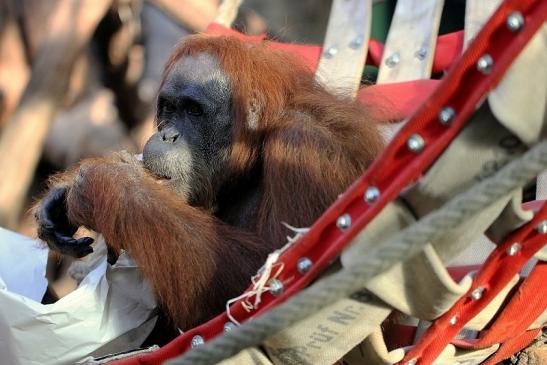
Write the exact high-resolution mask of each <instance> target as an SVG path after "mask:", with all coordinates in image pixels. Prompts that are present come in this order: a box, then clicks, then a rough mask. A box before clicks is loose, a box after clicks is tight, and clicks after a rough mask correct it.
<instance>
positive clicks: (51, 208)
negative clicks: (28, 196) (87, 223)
mask: <svg viewBox="0 0 547 365" xmlns="http://www.w3.org/2000/svg"><path fill="white" fill-rule="evenodd" d="M66 195H67V189H66V188H64V187H62V188H55V189H53V190H51V191H50V192H49V193H48V195H47V196H46V197H45V198H44V199H43V200H42V203H41V205H40V206H39V207H38V209H37V211H36V213H35V214H34V216H35V217H36V221H37V222H38V237H39V238H40V239H41V240H42V241H44V242H46V243H47V245H48V246H49V248H50V249H52V250H55V251H58V252H60V253H62V254H65V255H69V256H73V257H77V258H81V257H84V256H87V255H89V254H90V253H92V252H93V247H91V246H90V245H91V244H92V243H93V238H91V237H83V238H80V239H75V238H74V237H73V236H74V233H76V231H77V230H78V227H76V226H74V225H72V224H71V223H70V222H69V220H68V216H67V210H66V204H65V202H66Z"/></svg>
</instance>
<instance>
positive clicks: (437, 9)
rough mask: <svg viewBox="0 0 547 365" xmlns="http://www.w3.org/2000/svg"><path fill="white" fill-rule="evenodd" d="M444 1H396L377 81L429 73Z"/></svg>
mask: <svg viewBox="0 0 547 365" xmlns="http://www.w3.org/2000/svg"><path fill="white" fill-rule="evenodd" d="M443 4H444V1H443V0H399V1H397V6H396V7H395V13H394V15H393V20H392V21H391V27H390V29H389V33H388V37H387V41H386V47H385V50H384V55H383V56H382V63H381V65H380V70H379V73H378V79H377V83H379V84H380V83H390V82H402V81H410V80H418V79H428V78H429V77H430V76H431V67H432V66H433V56H434V54H435V44H436V39H437V33H438V31H439V24H440V21H441V14H442V8H443Z"/></svg>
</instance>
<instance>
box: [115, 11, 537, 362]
mask: <svg viewBox="0 0 547 365" xmlns="http://www.w3.org/2000/svg"><path fill="white" fill-rule="evenodd" d="M513 11H519V12H520V13H522V14H523V16H524V19H525V22H526V23H525V26H524V27H523V28H522V29H521V30H520V31H518V32H512V31H510V30H509V29H508V28H507V27H506V26H505V19H506V17H507V16H508V15H509V14H510V13H511V12H513ZM546 17H547V2H545V1H542V0H506V1H504V2H503V3H502V5H500V7H499V8H498V10H497V11H496V12H495V14H494V15H493V16H492V17H491V19H490V20H489V21H488V22H487V24H486V25H485V26H484V28H483V29H482V30H481V32H480V33H479V34H478V35H477V37H476V39H475V40H474V41H473V43H472V44H471V45H470V47H469V48H468V49H467V51H466V52H465V53H464V54H463V55H462V56H461V57H460V58H459V60H458V61H457V62H456V63H455V64H454V65H453V66H452V67H451V69H450V71H449V72H448V74H447V75H446V77H445V78H444V79H443V80H442V81H441V83H440V85H439V87H438V88H437V89H436V90H435V91H434V93H433V95H432V96H431V97H430V98H429V99H428V100H427V101H426V102H425V103H424V104H423V105H422V106H421V107H420V109H418V110H417V111H416V113H415V114H414V115H413V117H412V118H411V119H410V120H409V122H408V123H407V124H406V125H405V127H404V128H403V129H402V130H401V131H400V132H399V134H398V135H397V136H396V138H395V139H394V140H393V141H392V142H391V144H390V145H389V146H388V147H387V148H386V149H385V151H384V152H383V153H382V154H381V155H380V156H379V158H378V159H377V160H376V161H375V162H374V163H373V165H372V166H371V167H370V168H369V169H368V170H367V171H366V173H365V174H364V175H363V176H362V177H361V178H359V179H358V180H357V181H356V182H355V183H354V184H353V185H352V186H351V187H350V188H349V189H348V190H347V191H346V192H345V193H344V194H343V195H342V197H341V198H340V199H338V200H337V201H336V202H335V203H334V204H333V205H332V206H331V207H330V208H329V209H328V210H327V211H326V212H325V214H323V216H321V217H320V218H319V219H318V220H317V222H316V223H315V224H314V225H313V226H312V227H311V230H310V231H309V232H308V233H307V234H306V235H305V236H304V237H303V238H302V239H300V240H299V241H298V242H296V243H295V244H294V245H293V246H292V247H291V248H290V249H289V250H287V251H286V252H285V253H284V254H283V255H282V256H281V258H280V260H281V261H282V262H283V263H284V264H285V269H284V270H283V272H282V273H281V276H280V277H279V279H280V280H281V281H286V285H285V291H284V293H283V294H282V295H280V296H278V297H274V296H272V295H271V294H269V293H265V294H264V295H263V297H262V305H261V307H260V308H259V309H258V310H256V311H254V312H253V313H247V312H246V311H244V310H243V308H242V306H241V303H240V302H236V303H235V304H233V305H232V306H231V312H232V315H233V316H234V317H235V318H237V319H238V320H239V321H240V322H243V321H245V320H247V319H249V318H250V317H251V316H257V315H260V314H261V313H264V312H265V311H267V310H269V309H270V308H272V307H274V306H276V305H278V304H280V303H282V302H283V301H285V300H287V299H289V298H290V297H291V296H292V295H293V294H294V293H296V292H298V291H299V290H300V289H302V288H304V287H305V286H307V285H308V284H310V282H311V281H312V280H314V279H315V278H317V276H318V275H319V274H320V273H321V272H322V271H323V270H324V269H325V268H326V267H327V266H328V264H329V263H330V262H331V261H332V260H333V259H334V258H336V257H337V256H338V255H339V254H340V252H341V251H342V250H343V249H344V248H345V247H346V245H347V244H348V243H349V242H350V241H351V239H352V238H353V237H355V235H356V234H357V233H358V232H359V231H360V230H361V229H362V228H363V227H365V226H366V224H368V222H370V221H371V220H372V219H373V218H374V217H375V216H376V214H378V212H379V211H380V210H381V209H382V208H383V207H384V206H385V205H386V204H388V203H389V202H390V201H392V200H393V199H395V198H396V197H397V196H398V194H399V193H400V191H401V190H402V189H403V188H405V187H406V186H408V185H409V184H411V183H413V182H415V181H416V180H418V179H419V177H420V176H421V175H422V173H423V172H424V171H426V170H427V169H428V168H429V167H430V166H431V165H432V164H433V163H434V161H435V160H436V158H437V157H438V156H439V155H440V154H441V153H442V152H443V151H444V150H445V149H446V147H447V146H448V145H449V144H450V142H451V141H452V140H453V139H454V138H455V136H456V135H457V134H458V132H459V131H460V130H461V129H462V127H463V126H464V125H465V123H466V121H467V120H468V119H469V117H470V116H471V115H472V113H473V112H474V111H475V109H476V107H477V106H478V105H479V104H480V103H481V102H482V101H483V100H484V98H485V97H486V95H487V94H488V92H489V91H490V90H491V89H492V88H494V87H495V86H496V84H497V83H498V81H499V80H500V78H501V77H502V76H503V74H504V73H505V71H506V70H507V68H508V67H509V65H510V64H511V62H512V61H513V60H514V59H515V57H516V56H517V55H518V54H519V52H520V51H521V50H522V49H523V47H524V46H525V45H526V43H527V42H528V41H529V40H530V38H531V37H532V35H533V34H534V33H535V32H536V31H537V29H538V28H539V27H540V26H541V25H542V23H543V22H544V21H545V18H546ZM259 38H260V37H258V38H257V37H255V38H253V39H251V40H252V41H256V40H258V39H259ZM291 47H293V46H287V47H284V48H285V49H287V48H291ZM289 50H290V49H289ZM484 54H489V55H490V56H492V58H493V60H494V65H493V68H492V70H491V72H490V73H487V74H485V73H481V72H480V71H478V70H477V68H476V66H475V65H476V62H477V60H478V59H479V57H481V56H482V55H484ZM445 106H450V107H452V108H453V109H454V110H455V111H456V115H455V117H454V119H453V120H452V123H451V124H450V125H449V126H444V125H442V124H441V123H439V121H438V113H439V111H440V110H441V109H442V108H443V107H445ZM414 133H419V134H420V135H421V136H422V137H423V138H424V140H425V142H426V147H425V149H424V150H423V151H422V152H421V153H420V154H418V155H416V154H414V153H412V152H410V151H409V150H408V149H407V148H406V141H407V139H408V138H409V136H410V135H411V134H414ZM370 186H375V187H377V188H378V189H379V190H380V192H381V197H380V199H379V200H378V201H376V202H375V203H373V204H371V205H369V204H367V203H366V202H365V201H364V200H363V194H364V192H365V190H366V189H367V188H368V187H370ZM342 214H350V215H351V217H352V221H353V224H352V226H351V227H350V228H349V229H347V230H345V231H343V232H342V231H340V230H339V229H338V228H337V227H336V219H337V218H338V217H339V216H340V215H342ZM519 232H520V231H519ZM516 234H519V233H518V232H517V233H516ZM534 242H535V241H534ZM304 256H305V257H308V258H310V259H311V260H312V262H313V266H312V268H311V269H310V271H308V272H307V273H306V274H304V275H303V274H300V273H299V272H298V270H297V268H296V263H297V261H298V259H299V258H301V257H304ZM289 278H290V279H291V280H290V282H289V281H287V279H289ZM226 322H228V318H227V316H226V314H225V313H224V314H221V315H219V316H218V317H216V318H214V319H213V320H211V321H209V322H207V323H205V324H203V325H201V326H199V327H196V328H194V329H191V330H189V331H187V332H185V333H184V334H183V335H181V336H179V337H178V338H177V339H175V340H173V341H172V342H171V343H169V344H167V345H166V346H164V347H163V348H161V349H160V350H158V351H156V352H153V353H150V354H146V355H141V356H137V357H135V358H132V359H127V360H123V361H119V362H116V364H118V365H122V364H123V365H136V364H147V365H151V364H161V363H162V362H163V361H165V360H167V359H170V358H173V357H175V356H178V355H180V354H182V353H184V352H185V351H187V350H188V349H189V348H190V342H191V339H192V337H193V336H195V335H198V334H199V335H201V336H202V337H203V338H204V339H205V340H206V341H208V340H210V339H212V338H214V337H216V336H218V335H221V334H222V331H223V328H224V324H225V323H226ZM445 339H448V335H447V336H446V338H445ZM449 340H450V339H448V341H449ZM419 346H420V345H418V346H417V347H415V349H414V350H413V352H412V353H411V354H417V355H419V356H420V357H421V358H422V359H429V358H432V357H433V356H436V355H435V353H436V352H438V351H437V350H431V348H430V347H428V346H426V345H421V346H422V347H423V351H425V352H420V351H422V350H420V348H422V347H419ZM427 351H431V355H427ZM409 356H410V355H409ZM424 363H427V362H424Z"/></svg>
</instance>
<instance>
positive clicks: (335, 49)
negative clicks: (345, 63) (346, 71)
mask: <svg viewBox="0 0 547 365" xmlns="http://www.w3.org/2000/svg"><path fill="white" fill-rule="evenodd" d="M337 53H338V47H336V46H331V47H329V48H327V50H326V51H325V53H323V54H324V56H325V57H326V58H332V57H334V56H336V54H337Z"/></svg>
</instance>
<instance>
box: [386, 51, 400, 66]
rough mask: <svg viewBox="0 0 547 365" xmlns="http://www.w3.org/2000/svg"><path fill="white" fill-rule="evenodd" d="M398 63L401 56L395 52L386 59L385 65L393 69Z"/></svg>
mask: <svg viewBox="0 0 547 365" xmlns="http://www.w3.org/2000/svg"><path fill="white" fill-rule="evenodd" d="M400 61H401V55H399V52H395V53H394V54H392V55H391V56H389V57H388V58H386V65H387V66H388V67H395V66H397V64H398V63H399V62H400Z"/></svg>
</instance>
